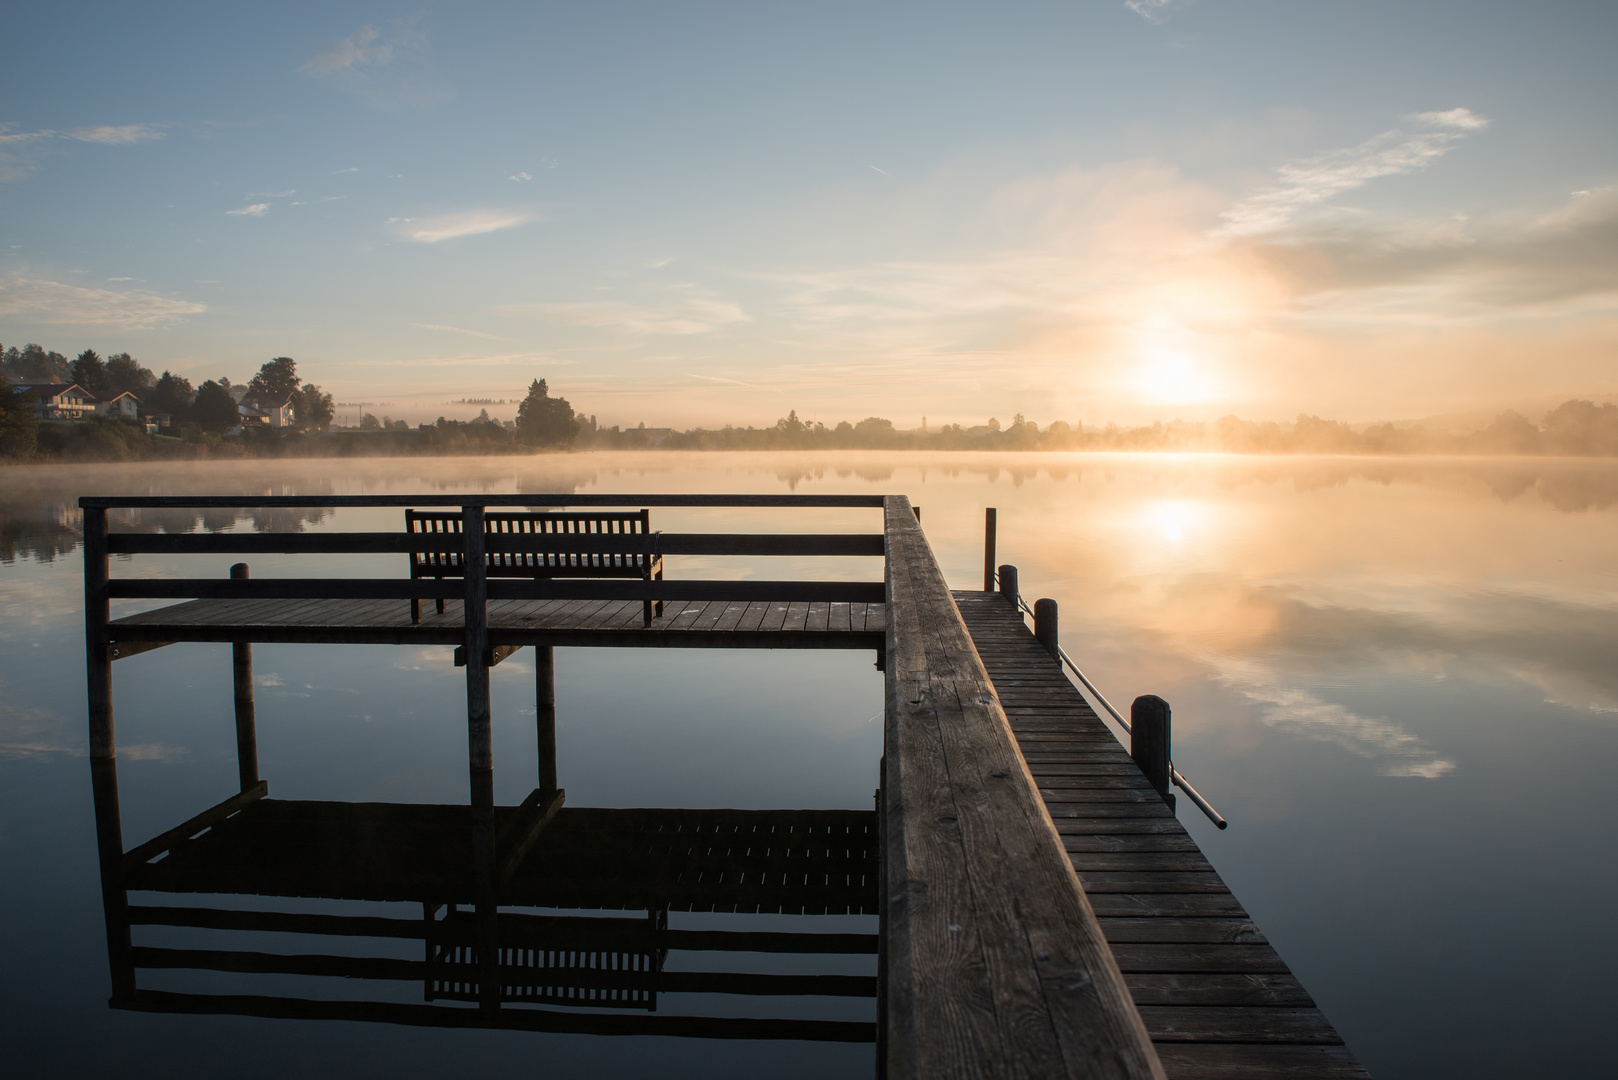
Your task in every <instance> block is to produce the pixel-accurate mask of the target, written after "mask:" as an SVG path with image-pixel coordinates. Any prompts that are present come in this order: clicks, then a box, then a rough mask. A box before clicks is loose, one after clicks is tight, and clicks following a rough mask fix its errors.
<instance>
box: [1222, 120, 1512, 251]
mask: <svg viewBox="0 0 1618 1080" xmlns="http://www.w3.org/2000/svg"><path fill="white" fill-rule="evenodd" d="M1405 120H1406V122H1407V123H1408V124H1409V125H1410V127H1413V128H1417V129H1421V130H1414V131H1412V130H1407V129H1405V128H1393V129H1392V130H1390V131H1384V132H1383V133H1382V134H1380V135H1377V136H1375V137H1374V138H1371V139H1367V140H1366V141H1365V142H1363V143H1361V144H1360V145H1358V146H1354V147H1350V148H1348V149H1346V150H1336V151H1333V152H1332V153H1329V154H1321V155H1319V156H1317V157H1312V158H1305V159H1304V160H1302V161H1298V162H1294V163H1292V164H1289V165H1283V166H1281V168H1280V169H1279V170H1277V177H1278V178H1279V180H1280V183H1278V184H1277V185H1275V186H1274V187H1271V188H1268V189H1267V190H1265V191H1261V192H1259V193H1258V194H1257V195H1254V196H1253V197H1252V198H1249V199H1244V200H1243V201H1241V202H1239V203H1237V204H1236V205H1235V206H1233V207H1231V208H1230V209H1229V210H1227V211H1225V213H1224V214H1222V215H1221V217H1223V219H1224V222H1225V223H1224V225H1223V226H1222V227H1220V228H1219V229H1218V230H1217V231H1216V233H1215V235H1216V236H1219V237H1236V236H1258V235H1262V234H1265V233H1273V232H1277V231H1279V230H1281V229H1283V228H1285V227H1286V226H1288V225H1291V224H1292V223H1293V222H1295V221H1296V220H1297V219H1298V218H1299V217H1301V216H1302V215H1304V214H1305V213H1306V212H1308V211H1310V210H1312V209H1315V208H1317V207H1320V206H1323V205H1324V204H1326V203H1327V202H1328V201H1330V200H1331V199H1332V198H1334V197H1336V196H1338V195H1341V194H1342V193H1343V192H1345V191H1352V190H1353V189H1355V188H1359V187H1364V186H1365V185H1366V184H1369V183H1370V182H1371V181H1372V180H1377V179H1380V178H1382V177H1384V176H1400V175H1403V174H1405V173H1411V172H1415V171H1417V170H1419V169H1423V168H1426V167H1427V166H1428V165H1430V164H1432V163H1433V162H1434V161H1436V160H1438V159H1439V158H1441V157H1443V156H1444V155H1445V154H1447V153H1449V152H1450V150H1451V149H1453V148H1454V146H1455V144H1456V143H1457V142H1459V141H1460V140H1461V139H1464V138H1465V137H1466V136H1467V135H1469V134H1471V133H1472V132H1475V131H1481V130H1482V129H1483V128H1485V127H1487V126H1488V124H1489V121H1488V119H1487V118H1486V117H1482V116H1479V115H1478V114H1476V113H1474V112H1472V111H1471V110H1470V109H1448V110H1445V111H1443V112H1424V113H1412V114H1411V115H1409V116H1407V117H1405Z"/></svg>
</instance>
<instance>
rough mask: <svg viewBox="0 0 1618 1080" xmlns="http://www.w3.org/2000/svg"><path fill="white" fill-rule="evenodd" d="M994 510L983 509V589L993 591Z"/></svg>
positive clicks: (992, 508)
mask: <svg viewBox="0 0 1618 1080" xmlns="http://www.w3.org/2000/svg"><path fill="white" fill-rule="evenodd" d="M995 517H996V511H995V508H994V507H992V506H991V507H989V508H988V509H987V510H984V511H983V591H984V592H994V531H995Z"/></svg>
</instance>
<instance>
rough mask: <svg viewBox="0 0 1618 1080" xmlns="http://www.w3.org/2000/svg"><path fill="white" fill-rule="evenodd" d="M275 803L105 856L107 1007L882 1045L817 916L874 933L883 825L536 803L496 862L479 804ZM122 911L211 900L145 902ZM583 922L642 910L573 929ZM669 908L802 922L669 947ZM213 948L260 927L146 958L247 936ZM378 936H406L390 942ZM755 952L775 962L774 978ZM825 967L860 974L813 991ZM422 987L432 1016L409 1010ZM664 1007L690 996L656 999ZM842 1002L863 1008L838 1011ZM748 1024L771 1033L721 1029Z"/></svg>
mask: <svg viewBox="0 0 1618 1080" xmlns="http://www.w3.org/2000/svg"><path fill="white" fill-rule="evenodd" d="M104 782H110V783H111V784H113V785H115V784H116V779H115V777H110V776H109V777H105V778H104ZM265 790H266V789H265V786H264V785H263V784H260V785H259V786H258V787H257V788H255V789H253V790H252V791H249V792H244V793H243V795H241V796H237V797H235V798H234V799H232V800H229V801H228V803H227V804H222V807H221V808H216V810H217V811H218V812H217V813H216V815H215V816H216V818H217V820H213V821H211V822H202V823H201V825H200V828H199V826H198V825H197V824H196V821H197V819H193V822H191V823H187V824H186V825H184V826H181V827H178V828H177V829H175V830H170V831H169V832H168V833H164V834H163V835H161V836H159V837H157V838H155V839H154V840H153V841H150V842H148V843H146V844H142V845H140V846H138V847H136V848H134V849H133V850H131V851H129V852H127V853H125V854H123V855H122V856H121V857H119V858H115V859H108V858H103V861H102V869H103V874H104V875H105V876H110V877H112V878H114V879H118V880H108V881H104V882H103V884H104V887H105V894H106V896H107V899H108V905H107V909H108V920H109V922H108V940H109V945H110V951H111V954H112V963H113V969H114V970H113V983H114V987H115V993H114V997H113V999H112V1004H113V1005H114V1006H115V1007H119V1008H128V1009H137V1010H144V1011H161V1012H187V1013H232V1014H243V1015H254V1016H271V1017H288V1018H332V1019H349V1020H373V1021H382V1022H391V1023H402V1024H415V1025H430V1026H456V1027H458V1026H467V1027H497V1028H516V1029H530V1030H542V1031H565V1032H583V1033H595V1034H659V1035H687V1036H698V1037H706V1038H746V1039H815V1040H833V1041H847V1042H871V1041H874V1039H875V1035H876V1025H875V1022H874V1020H875V1013H876V1008H875V998H876V994H877V978H876V975H875V967H876V954H877V935H876V934H874V933H838V932H817V931H816V929H815V924H816V922H817V920H816V919H815V918H814V916H825V915H872V916H874V915H875V913H876V910H877V856H878V852H877V840H876V821H875V814H874V812H872V811H858V810H660V809H623V810H619V809H595V808H569V809H563V808H561V802H562V793H560V792H556V793H555V794H554V795H552V796H551V797H550V798H548V799H547V798H546V797H545V796H544V795H543V793H542V792H541V791H539V790H538V789H536V791H535V792H534V795H533V796H531V797H530V798H529V799H528V800H526V801H525V802H524V803H523V804H522V805H521V806H516V807H495V808H494V822H493V825H494V832H495V836H494V843H493V844H488V843H481V844H480V843H477V842H475V837H474V833H475V830H476V820H477V818H476V815H474V813H473V811H472V808H471V807H470V806H437V805H414V804H392V803H341V802H308V801H284V800H276V799H270V798H266V797H264V793H265ZM108 794H113V793H111V792H109V793H108ZM115 798H116V796H115V795H114V800H115ZM113 805H114V806H116V802H115V801H113ZM114 812H116V811H114ZM226 814H228V816H224V815H226ZM480 851H481V852H491V851H492V857H484V858H480V857H479V856H478V855H476V854H475V853H476V852H480ZM480 862H487V865H480ZM490 884H492V885H493V887H494V890H495V895H496V897H497V900H498V902H497V904H494V905H488V904H482V905H480V904H479V903H478V900H479V893H480V886H481V888H484V889H486V888H488V887H489V885H490ZM130 892H143V893H165V894H190V895H191V896H198V897H199V898H200V897H201V896H205V897H206V902H205V906H179V905H177V904H173V903H171V904H154V903H139V904H130V903H129V902H128V894H129V893H130ZM266 897H271V898H274V897H280V898H293V897H297V898H321V899H324V900H326V901H332V902H333V903H326V904H319V905H317V906H319V907H320V908H322V910H320V911H318V912H317V911H309V910H307V909H308V908H309V907H310V906H311V905H310V904H309V902H308V900H307V899H300V900H299V901H297V902H290V901H289V902H287V903H284V904H283V905H282V907H283V908H302V909H304V910H281V911H276V910H265V906H266V905H265V904H264V902H263V900H262V899H258V898H266ZM249 898H252V899H249ZM141 899H146V898H145V897H142V898H141ZM336 902H356V903H353V904H352V905H351V906H352V907H361V906H362V904H363V903H364V902H384V903H400V902H405V903H408V904H410V905H411V907H410V908H406V909H404V910H405V911H406V912H419V915H418V916H415V917H409V916H405V917H401V916H399V915H395V914H392V913H391V912H390V913H389V914H385V915H377V914H372V913H352V914H342V913H338V911H337V910H336V909H340V908H341V907H342V906H343V905H342V904H341V903H336ZM362 910H364V911H367V912H374V911H376V908H375V907H374V906H371V905H364V906H363V908H362ZM394 910H395V911H397V910H398V909H394ZM585 911H588V912H609V911H614V912H626V913H627V912H635V914H632V915H631V914H618V915H606V914H577V913H578V912H585ZM670 911H675V912H726V913H737V914H744V913H745V914H762V913H768V914H772V915H783V916H792V917H793V918H791V919H789V920H770V922H771V923H772V925H773V924H777V923H779V922H782V921H785V922H788V923H791V924H798V925H794V926H793V928H792V929H790V930H778V929H770V930H758V929H756V928H747V929H735V930H730V929H670V927H669V912H670ZM562 912H568V914H563V913H562ZM705 921H706V920H705ZM736 921H737V922H738V923H741V924H747V923H749V922H751V923H752V924H753V926H756V924H757V923H758V921H759V920H746V919H740V918H738V919H737V920H736ZM873 921H874V920H873ZM839 922H840V924H841V925H846V921H842V920H840V921H839ZM119 924H121V925H119ZM800 926H801V928H800ZM131 927H134V928H137V929H136V930H135V931H134V933H133V935H132V932H131ZM156 927H164V928H189V929H187V930H176V929H165V930H157V929H153V928H156ZM210 931H226V932H248V933H249V934H252V935H254V937H253V938H252V939H251V942H252V944H254V945H256V946H261V947H260V948H258V949H255V950H253V951H244V950H231V949H228V948H171V947H155V946H151V945H137V944H135V943H134V941H133V940H132V938H134V937H139V938H142V939H150V938H152V937H154V936H156V937H159V938H176V937H179V936H182V935H183V936H185V937H186V938H187V939H188V943H189V939H190V938H210V937H211V938H215V939H225V940H213V941H206V942H204V943H205V944H225V945H229V944H231V943H232V942H231V941H230V940H228V939H229V938H232V937H236V940H237V941H238V942H239V941H240V938H239V937H237V936H236V935H235V934H230V933H227V934H210V933H205V932H210ZM333 937H336V938H343V939H347V940H345V941H344V943H343V944H342V945H341V946H337V945H335V944H333V945H331V946H329V947H330V948H331V949H332V954H328V953H325V952H322V951H317V952H307V951H301V950H304V949H307V948H308V947H309V945H308V943H309V942H310V941H311V940H313V941H315V942H316V943H318V942H320V941H322V940H328V941H329V940H330V939H331V938H333ZM364 939H373V941H375V942H376V943H375V944H374V945H373V946H372V948H371V951H372V952H375V953H378V954H380V955H365V954H364V953H365V948H364V946H358V947H357V943H359V942H362V941H363V940H364ZM376 939H382V940H389V939H391V947H389V946H388V945H383V944H381V942H380V941H376ZM399 939H407V940H408V939H414V940H416V941H419V942H421V943H422V945H421V951H420V952H419V953H417V955H418V956H420V959H405V958H403V957H402V956H401V955H400V954H401V952H407V951H408V952H414V951H415V950H414V949H408V950H402V949H401V948H400V943H399ZM265 945H267V946H268V947H267V948H264V947H263V946H265ZM740 953H749V954H755V955H754V956H753V957H751V958H748V959H746V960H742V961H741V962H740V963H736V964H733V965H731V966H736V967H744V968H746V967H752V968H755V969H756V968H758V967H761V966H762V967H765V968H767V969H768V970H767V972H758V971H751V972H749V971H724V970H706V969H708V968H712V967H717V966H721V965H722V963H723V959H724V957H726V956H727V954H728V955H729V956H730V957H731V958H732V959H737V960H739V959H741V958H739V957H737V956H736V954H740ZM701 954H708V955H707V956H703V955H701ZM756 954H769V956H768V958H767V960H765V962H763V963H762V964H761V963H759V957H758V956H757V955H756ZM839 954H841V956H842V959H839V958H838V956H839ZM671 956H673V957H674V962H673V963H671V962H670V957H671ZM716 961H717V962H716ZM828 967H830V968H833V969H835V970H839V971H849V970H854V971H864V972H867V974H824V973H819V972H824V971H825V970H826V969H827V968H828ZM154 969H188V970H191V971H203V972H215V973H217V972H229V973H233V974H234V977H233V978H232V979H231V982H232V983H233V984H234V983H236V982H240V981H243V980H244V979H245V980H246V981H247V982H249V983H251V982H252V977H255V976H256V977H259V980H260V981H262V982H264V983H266V984H267V985H268V986H269V987H270V988H271V989H273V990H281V989H283V988H284V987H286V986H287V984H288V983H287V977H289V976H293V977H296V976H304V977H309V978H310V979H311V980H318V979H319V978H321V977H327V978H330V977H337V978H343V979H360V980H375V981H377V982H379V983H392V984H394V985H393V987H392V989H391V991H389V992H384V993H381V994H372V996H374V997H389V996H392V997H395V998H397V999H398V1000H369V1001H357V1000H320V999H318V998H315V997H304V996H287V995H285V994H268V993H230V994H218V993H206V994H204V993H180V992H172V991H164V990H152V989H142V988H140V987H139V986H138V983H137V973H138V972H151V971H152V970H154ZM147 977H148V978H151V976H149V975H148V976H147ZM219 978H221V977H220V976H217V975H215V976H212V977H211V979H210V981H209V982H208V985H209V986H210V987H211V986H213V985H216V983H215V982H214V981H213V980H217V979H219ZM409 984H414V985H415V986H416V987H419V988H420V992H421V995H422V998H423V999H424V1002H425V1003H416V1002H414V1001H409V1000H405V999H404V995H402V994H401V993H400V990H401V989H403V988H404V987H406V986H408V985H409ZM309 985H310V987H311V988H316V989H318V987H319V986H320V984H319V983H318V982H314V981H311V982H310V984H309ZM325 985H326V986H327V987H328V988H329V987H330V986H331V985H332V984H330V983H327V984H325ZM233 988H234V986H233ZM249 988H250V989H253V988H257V987H252V986H250V987H249ZM348 992H351V991H343V992H342V993H344V994H346V993H348ZM414 992H415V991H414V990H411V991H410V994H411V996H413V995H414ZM671 994H672V995H682V997H680V998H679V999H676V1000H675V1001H673V1002H670V1001H667V1000H665V1001H662V1002H660V996H666V995H671ZM683 995H693V996H690V997H686V996H683ZM695 995H701V996H700V997H698V996H695ZM709 995H721V996H720V997H718V998H715V997H710V996H709ZM746 998H760V999H768V1003H767V1004H765V1003H763V1002H754V1003H752V1004H748V1003H747V1002H746V1001H745V1000H744V999H746ZM834 998H843V999H849V998H852V999H865V1001H863V1002H858V1003H856V1002H848V1003H847V1004H845V1005H843V1006H840V1007H839V1006H835V1005H831V1006H830V1007H829V1008H828V1001H827V999H834ZM793 999H798V1000H796V1001H794V1000H793ZM738 1003H740V1004H738ZM705 1006H706V1007H707V1008H704V1007H705ZM851 1007H852V1008H851ZM699 1010H700V1011H701V1012H706V1013H708V1015H700V1014H699ZM736 1012H744V1013H749V1014H753V1013H759V1012H764V1013H766V1014H770V1015H764V1016H758V1015H745V1016H735V1015H728V1014H731V1013H736ZM714 1013H717V1015H714ZM781 1013H786V1014H787V1015H784V1016H783V1015H780V1014H781ZM828 1015H830V1016H833V1017H843V1018H838V1019H827V1018H825V1017H826V1016H828ZM849 1016H869V1017H871V1019H870V1020H857V1019H846V1017H849Z"/></svg>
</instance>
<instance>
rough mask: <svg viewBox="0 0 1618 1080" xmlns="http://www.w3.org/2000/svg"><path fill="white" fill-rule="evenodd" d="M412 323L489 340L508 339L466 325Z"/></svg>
mask: <svg viewBox="0 0 1618 1080" xmlns="http://www.w3.org/2000/svg"><path fill="white" fill-rule="evenodd" d="M410 325H411V326H418V327H420V328H421V329H423V330H442V331H444V332H445V333H448V334H465V335H466V336H468V337H475V338H485V339H487V340H489V341H506V340H507V339H506V338H503V337H501V336H500V335H498V334H485V333H484V332H483V331H481V330H467V329H465V328H464V327H460V326H444V325H441V324H439V323H425V322H419V323H411V324H410Z"/></svg>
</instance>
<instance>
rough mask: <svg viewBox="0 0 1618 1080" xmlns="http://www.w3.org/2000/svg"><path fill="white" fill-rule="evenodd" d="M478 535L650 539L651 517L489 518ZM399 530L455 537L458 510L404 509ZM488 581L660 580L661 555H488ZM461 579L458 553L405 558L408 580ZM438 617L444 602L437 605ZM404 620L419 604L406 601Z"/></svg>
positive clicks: (415, 615)
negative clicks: (550, 579)
mask: <svg viewBox="0 0 1618 1080" xmlns="http://www.w3.org/2000/svg"><path fill="white" fill-rule="evenodd" d="M483 521H484V532H485V533H487V534H490V535H494V534H509V533H518V534H523V535H538V536H603V535H614V536H616V535H621V536H650V535H652V512H651V511H650V510H640V511H633V510H630V511H602V512H591V511H584V512H577V513H489V514H485V515H484V518H483ZM405 531H406V532H409V533H417V534H425V533H432V534H438V533H451V534H459V533H460V532H461V515H460V512H459V511H454V510H451V511H443V510H406V511H405ZM485 558H486V562H487V567H488V574H489V576H490V577H492V578H494V577H506V578H536V579H537V578H640V579H641V580H642V581H652V580H654V579H655V580H657V581H662V580H663V556H662V555H660V554H658V553H657V552H655V551H653V552H650V553H645V552H629V551H625V552H616V551H567V550H565V549H563V550H560V551H491V552H489V553H488V555H487V556H486V557H485ZM462 576H464V571H463V569H462V565H461V553H460V552H459V551H413V552H411V553H410V579H411V580H412V581H415V580H418V579H420V578H457V577H462ZM654 609H655V611H656V613H657V614H658V615H659V616H661V615H662V614H663V602H662V601H661V600H659V601H657V602H656V603H655V604H654V603H653V602H652V601H651V600H647V601H645V604H644V608H643V611H644V617H645V624H646V625H647V626H651V625H652V613H653V611H654ZM438 613H439V614H440V615H442V614H443V613H444V601H443V600H442V599H440V600H439V601H438ZM410 621H411V622H420V621H421V601H420V600H412V601H410Z"/></svg>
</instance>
